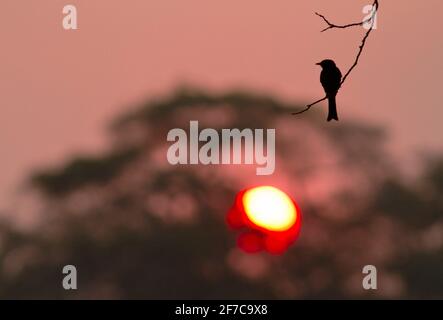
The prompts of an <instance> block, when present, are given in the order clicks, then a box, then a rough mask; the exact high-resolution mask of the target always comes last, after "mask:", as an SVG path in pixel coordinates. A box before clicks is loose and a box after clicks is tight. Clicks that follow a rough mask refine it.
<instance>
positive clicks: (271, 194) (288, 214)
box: [243, 186, 297, 231]
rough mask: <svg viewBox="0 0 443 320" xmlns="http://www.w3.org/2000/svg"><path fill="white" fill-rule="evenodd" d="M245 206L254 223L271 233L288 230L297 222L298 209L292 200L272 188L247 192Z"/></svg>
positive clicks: (267, 187) (244, 196)
mask: <svg viewBox="0 0 443 320" xmlns="http://www.w3.org/2000/svg"><path fill="white" fill-rule="evenodd" d="M243 205H244V208H245V213H246V215H247V217H248V219H249V220H250V221H251V222H252V223H254V224H256V225H257V226H259V227H262V228H265V229H267V230H270V231H285V230H288V229H289V228H291V227H292V226H293V225H294V224H295V222H296V220H297V209H296V208H295V205H294V203H293V202H292V200H291V198H289V196H288V195H287V194H286V193H284V192H283V191H281V190H279V189H277V188H274V187H271V186H263V187H257V188H253V189H250V190H248V191H246V192H245V194H244V195H243Z"/></svg>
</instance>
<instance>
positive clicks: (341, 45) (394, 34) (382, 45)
mask: <svg viewBox="0 0 443 320" xmlns="http://www.w3.org/2000/svg"><path fill="white" fill-rule="evenodd" d="M370 2H372V1H371V0H366V1H361V0H358V1H357V0H352V1H351V0H334V1H324V0H323V1H320V0H311V1H300V0H299V1H296V0H278V1H264V0H223V1H221V0H214V1H207V0H129V1H123V0H112V1H110V0H94V1H90V0H72V1H71V0H70V1H67V0H39V1H25V0H3V1H2V10H1V11H0V21H1V22H0V39H1V41H2V46H1V50H0V146H1V153H0V154H1V156H0V168H1V172H0V173H1V179H0V208H2V206H4V205H5V203H7V202H8V200H9V199H10V197H11V191H12V190H13V187H14V186H17V183H18V182H19V181H20V180H21V179H23V178H24V177H26V176H27V175H28V174H29V172H30V170H31V169H32V168H35V167H40V166H46V165H52V164H56V163H59V162H60V161H62V160H63V159H66V158H68V157H69V156H70V155H72V154H76V153H79V152H94V151H96V150H97V149H100V148H101V147H103V146H104V144H105V141H106V134H105V130H104V129H105V128H104V127H105V125H106V123H107V122H108V121H109V120H110V119H112V118H113V117H114V116H115V115H116V114H119V113H122V112H124V111H125V110H127V109H128V108H129V107H131V106H132V105H133V104H134V103H136V102H138V101H142V99H143V98H145V97H149V96H152V95H158V94H161V93H166V92H168V91H169V90H170V89H172V88H175V87H176V86H177V85H178V84H181V83H189V84H194V85H201V86H203V87H209V88H212V89H228V88H233V87H242V88H250V89H256V90H257V89H258V90H264V91H266V92H270V93H275V94H277V95H279V96H281V97H283V98H285V99H290V100H294V101H300V100H301V101H311V100H312V99H317V98H320V97H321V96H322V89H321V86H320V84H319V80H318V78H319V72H320V70H319V69H318V67H317V66H315V65H314V63H315V62H318V61H319V60H321V59H323V58H326V57H328V58H333V59H334V60H336V62H337V64H338V66H339V67H340V68H341V69H342V70H347V68H348V67H349V65H350V64H351V63H352V61H353V58H354V56H355V53H356V50H357V47H358V45H359V43H360V39H361V36H362V32H363V30H361V29H359V28H357V29H353V30H344V31H337V30H332V31H328V32H325V33H320V32H319V31H320V30H321V29H322V28H323V27H324V24H323V22H322V21H321V20H320V19H319V18H318V17H317V16H315V15H314V14H313V12H314V11H320V12H322V13H324V14H325V15H327V16H328V17H329V18H330V19H331V20H333V21H335V22H337V23H341V22H352V21H355V20H359V19H360V18H361V17H362V16H363V15H362V13H361V9H362V7H363V5H364V4H368V3H370ZM380 3H381V12H380V15H379V21H378V29H377V30H376V31H374V33H373V34H372V35H371V38H370V39H369V42H368V44H367V47H366V49H365V52H364V54H363V56H362V60H361V62H360V64H359V66H358V67H357V69H355V71H354V72H353V74H351V77H350V78H349V79H348V80H347V82H346V84H345V86H344V87H343V90H342V91H341V92H340V94H339V97H338V103H339V113H340V118H341V120H342V121H347V120H348V119H351V118H359V119H363V120H365V121H371V122H374V123H380V124H382V125H385V126H387V127H388V128H389V129H390V130H391V138H392V146H393V148H394V149H395V152H396V153H397V154H399V155H401V156H403V157H405V158H407V159H413V158H414V156H415V155H416V154H417V151H421V150H425V149H429V148H430V149H433V150H441V147H442V138H441V137H442V129H441V128H440V127H441V121H442V120H441V119H442V117H443V108H441V101H442V100H443V90H442V89H441V82H440V80H441V75H442V74H443V62H442V58H441V57H443V45H442V40H441V39H442V37H441V35H440V32H441V30H443V22H442V19H441V17H440V15H441V12H442V10H443V2H442V1H441V0H427V1H418V0H411V1H407V2H404V1H393V0H389V1H388V0H380ZM66 4H74V5H76V6H77V9H78V14H79V30H76V31H65V30H63V29H62V26H61V22H62V8H63V6H64V5H66ZM125 108H126V109H125Z"/></svg>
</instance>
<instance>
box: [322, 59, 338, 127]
mask: <svg viewBox="0 0 443 320" xmlns="http://www.w3.org/2000/svg"><path fill="white" fill-rule="evenodd" d="M317 64H318V65H319V66H321V67H322V69H323V70H322V72H321V74H320V82H321V84H322V86H323V89H325V92H326V96H327V97H328V102H329V113H328V121H331V120H332V119H334V120H337V121H338V115H337V105H336V103H335V96H336V95H337V92H338V89H340V81H341V72H340V69H338V68H337V66H336V65H335V62H334V61H332V60H329V59H327V60H323V61H322V62H319V63H317Z"/></svg>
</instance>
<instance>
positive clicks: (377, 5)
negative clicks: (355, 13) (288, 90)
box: [292, 0, 379, 115]
mask: <svg viewBox="0 0 443 320" xmlns="http://www.w3.org/2000/svg"><path fill="white" fill-rule="evenodd" d="M378 7H379V3H378V0H374V3H373V4H372V8H373V9H372V10H373V11H372V15H371V16H370V17H369V18H368V19H366V20H363V21H362V22H355V23H350V24H345V25H336V24H333V23H331V22H330V21H329V20H328V19H326V17H325V16H324V15H322V14H319V13H317V12H316V13H315V14H316V15H317V16H319V17H321V18H322V19H323V20H324V21H325V22H326V24H327V25H328V26H327V27H326V28H325V29H323V30H322V31H321V32H324V31H326V30H329V29H346V28H351V27H356V26H363V25H364V24H366V23H368V22H371V26H370V27H369V29H368V31H367V32H366V34H365V36H364V37H363V39H362V41H361V44H360V46H359V50H358V53H357V56H356V57H355V60H354V63H353V64H352V66H351V67H350V68H349V70H348V71H347V72H346V74H345V75H344V76H343V78H342V80H341V82H340V86H339V89H340V88H341V87H342V85H343V83H344V82H345V81H346V79H347V78H348V76H349V75H350V74H351V72H352V70H354V68H355V67H356V66H357V64H358V61H359V59H360V56H361V54H362V52H363V49H364V47H365V44H366V40H367V39H368V38H369V35H370V34H371V31H372V29H373V27H374V23H375V21H376V15H377V12H378ZM326 99H327V96H325V97H323V98H321V99H319V100H317V101H315V102H313V103H311V104H308V105H307V106H306V108H305V109H303V110H301V111H298V112H293V113H292V114H293V115H296V114H301V113H304V112H306V111H308V110H309V109H311V107H313V106H314V105H316V104H318V103H320V102H322V101H324V100H326Z"/></svg>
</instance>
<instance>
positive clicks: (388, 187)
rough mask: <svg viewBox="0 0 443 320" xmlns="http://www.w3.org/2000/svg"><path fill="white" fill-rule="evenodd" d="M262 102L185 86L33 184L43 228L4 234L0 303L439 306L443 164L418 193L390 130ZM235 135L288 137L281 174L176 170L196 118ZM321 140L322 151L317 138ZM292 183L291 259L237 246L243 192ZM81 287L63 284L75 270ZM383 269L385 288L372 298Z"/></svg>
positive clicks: (120, 122)
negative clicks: (420, 302) (181, 144)
mask: <svg viewBox="0 0 443 320" xmlns="http://www.w3.org/2000/svg"><path fill="white" fill-rule="evenodd" d="M294 107H296V105H295V104H292V103H285V102H282V101H279V100H278V99H275V98H273V97H272V96H265V95H257V94H253V93H248V92H226V93H222V94H211V93H208V92H206V91H203V90H195V89H192V90H191V89H182V90H179V91H177V92H175V93H174V94H172V95H170V96H168V97H164V98H158V99H153V100H151V101H148V102H147V103H146V104H145V105H144V106H141V107H140V108H139V109H137V110H134V111H133V112H130V113H128V114H125V115H122V116H121V117H119V118H118V119H117V120H116V121H115V122H114V123H113V124H112V125H111V127H110V130H111V131H110V133H111V137H112V144H111V146H110V148H109V150H108V152H106V153H104V154H103V155H102V156H94V157H89V156H84V155H83V156H81V157H78V158H77V159H73V160H72V161H69V162H67V163H66V164H65V165H62V166H60V167H59V168H54V169H53V170H48V171H45V172H39V173H36V174H35V175H34V177H33V178H32V179H31V182H32V184H33V185H34V186H35V188H36V191H37V192H39V193H41V195H42V209H41V212H42V215H43V218H42V221H41V223H40V224H39V226H37V227H36V228H35V229H34V230H30V231H26V232H25V231H19V230H16V229H14V228H13V227H12V226H11V225H10V224H8V223H6V222H5V223H2V224H0V234H1V235H2V237H1V250H0V266H1V268H0V298H9V299H11V298H128V299H131V298H145V299H147V298H197V299H200V298H207V299H211V298H231V299H235V298H244V299H246V298H249V299H252V298H383V297H389V298H391V297H394V298H398V297H417V298H420V297H439V296H442V294H443V285H442V283H443V282H442V280H441V276H440V274H441V272H440V270H441V266H442V263H443V262H442V259H441V257H442V252H443V242H442V240H441V239H442V237H441V235H442V232H441V229H440V228H441V226H442V225H443V221H442V218H441V212H442V209H443V205H442V202H441V195H442V192H443V188H442V185H443V174H442V172H443V170H442V169H441V168H443V165H442V163H443V161H440V160H436V161H435V162H433V163H432V164H430V165H429V166H428V168H429V169H428V171H427V172H425V174H424V175H423V178H422V179H421V180H420V181H417V183H414V184H412V185H406V184H405V183H404V182H402V181H403V179H402V176H401V175H400V174H399V173H398V172H396V170H395V166H394V165H393V163H392V162H391V159H390V158H389V157H388V155H387V154H386V153H385V152H384V149H383V145H382V141H385V140H386V135H385V133H384V131H383V130H381V129H380V128H375V127H372V126H367V125H364V124H361V123H352V122H349V123H346V124H343V125H341V126H339V127H334V128H326V127H324V124H323V121H322V119H321V117H320V116H319V114H317V113H315V112H314V113H312V114H310V115H309V116H307V117H304V118H303V119H301V120H300V121H299V122H298V123H297V124H298V125H297V126H294V124H293V122H292V121H291V120H290V119H288V118H287V111H288V110H290V109H292V108H294ZM190 119H192V120H198V121H199V125H200V126H201V127H202V128H203V127H211V128H215V129H217V130H220V129H222V128H239V129H242V128H246V127H248V128H273V127H276V128H278V134H277V136H276V137H277V141H276V145H277V146H278V147H277V149H276V153H277V154H276V164H277V166H276V172H275V174H274V175H273V176H271V177H268V178H266V177H257V176H256V175H255V167H248V166H203V165H193V166H172V165H169V164H168V163H167V162H166V150H167V147H168V143H167V141H166V134H167V132H168V131H169V130H170V129H171V128H184V129H185V130H186V129H187V128H188V126H189V120H190ZM308 134H309V137H310V138H309V141H308V140H307V139H306V138H305V137H306V135H308ZM254 183H267V184H274V185H277V186H278V185H284V186H285V189H286V190H288V192H290V194H291V195H293V196H294V197H295V199H296V200H297V201H298V203H299V205H300V207H301V210H302V213H303V225H302V229H301V235H300V238H299V240H298V241H297V242H296V243H295V245H294V246H293V247H291V248H290V249H289V250H288V251H287V252H286V253H285V254H284V255H282V256H271V255H268V254H256V255H248V254H244V253H242V252H240V251H239V250H238V249H236V244H235V235H234V234H231V232H230V231H229V230H228V229H227V227H226V224H225V221H224V219H225V214H226V212H227V210H228V209H229V208H230V206H231V204H232V201H233V200H234V197H235V194H236V192H237V191H239V190H241V189H243V188H244V187H247V186H249V185H250V184H254ZM67 264H73V265H75V266H76V267H77V270H78V272H79V289H78V290H76V291H75V292H72V291H71V292H69V291H65V290H63V289H62V287H61V279H62V273H61V270H62V268H63V266H64V265H67ZM366 264H373V265H375V266H376V267H377V269H378V275H379V289H378V290H377V291H372V292H371V291H365V290H363V289H362V287H361V280H362V274H361V270H362V268H363V266H364V265H366Z"/></svg>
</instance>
